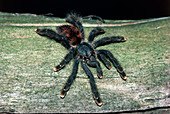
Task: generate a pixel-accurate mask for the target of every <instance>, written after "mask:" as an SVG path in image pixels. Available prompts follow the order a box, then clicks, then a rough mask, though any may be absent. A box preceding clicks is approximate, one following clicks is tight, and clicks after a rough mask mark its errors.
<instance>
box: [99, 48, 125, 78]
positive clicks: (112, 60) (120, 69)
mask: <svg viewBox="0 0 170 114" xmlns="http://www.w3.org/2000/svg"><path fill="white" fill-rule="evenodd" d="M98 52H99V53H102V54H104V55H106V56H107V58H108V59H109V60H110V61H111V63H112V64H113V66H114V67H115V68H116V70H117V72H118V73H119V74H120V77H121V78H122V79H123V80H126V79H127V77H126V74H125V72H124V71H123V68H122V67H121V65H120V63H119V62H118V61H117V59H116V58H115V57H114V56H113V54H112V53H111V52H110V51H107V50H98Z"/></svg>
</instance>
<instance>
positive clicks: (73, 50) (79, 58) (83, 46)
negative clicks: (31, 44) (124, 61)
mask: <svg viewBox="0 0 170 114" xmlns="http://www.w3.org/2000/svg"><path fill="white" fill-rule="evenodd" d="M80 19H81V17H79V16H78V15H77V14H69V15H68V16H67V17H66V22H68V23H70V24H71V25H62V26H59V27H57V32H55V31H53V30H51V29H35V31H36V33H37V34H39V35H40V36H46V37H47V38H49V39H51V40H55V41H56V42H58V43H61V44H62V45H63V46H64V47H65V48H66V49H68V50H69V53H68V54H67V55H66V56H65V57H64V59H63V60H62V61H61V63H60V64H59V65H58V66H56V67H55V68H54V70H55V71H56V72H57V71H59V70H61V69H63V68H64V67H65V66H66V64H68V63H69V62H70V61H71V60H72V59H75V62H74V65H73V69H72V73H71V75H70V76H69V78H68V80H67V82H66V83H65V85H64V87H63V88H62V91H61V94H60V97H61V98H64V97H65V96H66V93H67V91H68V90H69V89H70V86H71V85H72V83H73V81H74V80H75V78H76V74H77V71H78V64H79V62H81V66H82V68H83V70H84V71H85V73H86V75H87V76H88V78H89V82H90V86H91V90H92V93H93V98H94V100H95V102H96V104H97V105H98V106H101V105H102V101H101V99H100V95H99V93H98V90H97V86H96V84H95V80H94V76H93V74H92V72H91V71H90V70H89V68H88V66H90V67H94V68H96V71H97V76H98V78H99V79H101V78H103V72H102V69H101V66H100V63H99V62H98V61H97V59H99V60H100V61H101V62H102V63H103V64H104V65H105V67H106V68H107V69H109V70H110V69H111V64H110V62H111V63H112V64H113V66H114V67H115V68H116V70H117V72H118V73H119V74H120V77H121V78H122V79H123V80H126V74H125V72H124V71H123V68H122V67H121V65H120V64H119V62H118V61H117V60H116V58H115V57H114V56H113V55H112V53H111V52H110V51H108V50H97V49H96V48H97V47H99V46H103V45H106V44H109V43H119V42H125V41H126V38H125V37H122V36H111V37H104V38H102V39H100V40H98V41H95V42H94V43H92V42H93V40H94V38H95V37H96V36H98V35H101V34H104V33H105V31H104V30H103V29H102V28H100V27H97V28H94V29H93V30H92V31H91V32H90V35H89V37H88V42H84V30H83V26H82V23H81V20H80ZM100 19H101V18H100ZM107 59H108V60H109V61H108V60H107Z"/></svg>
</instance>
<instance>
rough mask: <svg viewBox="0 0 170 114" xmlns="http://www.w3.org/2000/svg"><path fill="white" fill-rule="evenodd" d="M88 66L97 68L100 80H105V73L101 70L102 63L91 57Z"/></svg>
mask: <svg viewBox="0 0 170 114" xmlns="http://www.w3.org/2000/svg"><path fill="white" fill-rule="evenodd" d="M87 64H88V66H90V67H95V68H96V71H97V76H98V78H99V79H102V78H103V71H102V69H101V66H100V63H99V62H98V61H97V60H96V59H95V57H94V56H91V57H90V60H88V61H87Z"/></svg>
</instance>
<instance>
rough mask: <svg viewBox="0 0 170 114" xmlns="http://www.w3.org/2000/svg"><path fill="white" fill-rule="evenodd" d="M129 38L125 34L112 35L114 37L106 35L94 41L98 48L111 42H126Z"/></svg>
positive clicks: (94, 45) (95, 46)
mask: <svg viewBox="0 0 170 114" xmlns="http://www.w3.org/2000/svg"><path fill="white" fill-rule="evenodd" d="M126 40H127V39H126V38H125V37H123V36H112V37H104V38H102V39H100V40H98V41H96V42H94V43H93V47H94V48H97V47H99V46H104V45H106V44H110V43H120V42H125V41H126Z"/></svg>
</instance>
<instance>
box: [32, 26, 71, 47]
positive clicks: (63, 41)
mask: <svg viewBox="0 0 170 114" xmlns="http://www.w3.org/2000/svg"><path fill="white" fill-rule="evenodd" d="M35 32H36V33H37V34H38V35H40V36H45V37H47V38H48V39H50V40H54V41H56V42H58V43H61V44H62V45H63V46H64V47H65V48H67V49H69V48H70V47H71V46H70V44H69V42H68V40H67V39H66V38H64V37H63V36H62V35H59V34H57V33H56V32H55V31H53V30H51V29H35Z"/></svg>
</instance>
